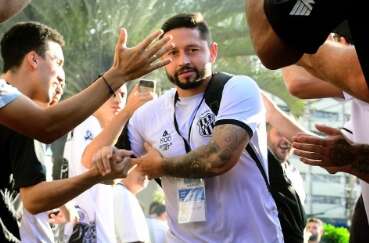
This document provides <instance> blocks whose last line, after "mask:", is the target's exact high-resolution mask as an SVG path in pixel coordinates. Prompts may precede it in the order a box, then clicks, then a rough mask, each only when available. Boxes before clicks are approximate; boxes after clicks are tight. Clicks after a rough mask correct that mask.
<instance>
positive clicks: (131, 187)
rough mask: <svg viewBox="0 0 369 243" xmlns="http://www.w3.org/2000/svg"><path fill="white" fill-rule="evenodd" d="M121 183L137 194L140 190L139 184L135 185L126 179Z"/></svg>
mask: <svg viewBox="0 0 369 243" xmlns="http://www.w3.org/2000/svg"><path fill="white" fill-rule="evenodd" d="M121 183H122V184H123V185H124V186H125V187H126V188H127V190H128V191H130V192H131V193H132V194H133V195H135V196H136V195H137V193H138V192H139V191H140V189H139V187H138V186H135V185H133V184H132V183H129V182H128V181H127V180H126V179H123V180H122V181H121Z"/></svg>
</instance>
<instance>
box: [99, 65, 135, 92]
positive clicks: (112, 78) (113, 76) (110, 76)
mask: <svg viewBox="0 0 369 243" xmlns="http://www.w3.org/2000/svg"><path fill="white" fill-rule="evenodd" d="M103 75H104V78H105V79H106V81H107V82H108V84H109V85H110V87H111V88H112V89H113V90H114V91H116V90H117V89H119V88H120V87H121V86H122V85H123V84H125V83H126V82H128V81H129V79H128V77H125V76H124V75H122V74H121V73H120V72H119V70H117V69H116V68H114V67H111V68H110V69H108V70H107V71H106V72H105V73H104V74H103Z"/></svg>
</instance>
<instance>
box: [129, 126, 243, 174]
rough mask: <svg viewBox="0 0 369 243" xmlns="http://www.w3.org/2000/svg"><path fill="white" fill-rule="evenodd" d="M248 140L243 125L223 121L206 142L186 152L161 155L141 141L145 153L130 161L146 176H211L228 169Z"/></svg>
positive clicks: (236, 159) (234, 162) (235, 161)
mask: <svg viewBox="0 0 369 243" xmlns="http://www.w3.org/2000/svg"><path fill="white" fill-rule="evenodd" d="M248 142H249V134H248V133H247V132H246V130H245V129H244V128H241V127H240V126H237V125H232V124H224V125H218V126H216V127H215V128H214V131H213V138H212V140H211V141H210V142H209V144H207V145H203V146H200V147H198V148H197V149H195V150H193V151H191V152H189V153H187V154H186V155H183V156H178V157H172V158H163V157H162V156H161V154H160V153H159V152H158V151H157V150H155V149H154V148H152V147H151V146H150V145H148V144H145V148H146V151H147V153H146V154H145V155H144V156H142V157H140V158H138V159H134V160H133V161H134V162H135V163H136V164H137V166H138V167H139V169H140V170H142V172H143V173H144V174H147V175H148V176H149V177H150V178H157V177H160V176H163V175H168V176H173V177H181V178H204V177H212V176H217V175H221V174H223V173H225V172H227V171H228V170H230V169H231V168H232V167H233V166H234V165H235V164H236V163H237V161H238V160H239V159H240V156H241V153H242V151H243V150H244V149H245V146H246V144H247V143H248Z"/></svg>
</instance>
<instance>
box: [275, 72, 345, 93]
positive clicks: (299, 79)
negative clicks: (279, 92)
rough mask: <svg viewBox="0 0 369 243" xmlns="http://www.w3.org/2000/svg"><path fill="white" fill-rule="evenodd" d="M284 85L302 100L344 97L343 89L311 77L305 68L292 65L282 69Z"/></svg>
mask: <svg viewBox="0 0 369 243" xmlns="http://www.w3.org/2000/svg"><path fill="white" fill-rule="evenodd" d="M282 75H283V80H284V83H285V85H286V87H287V89H288V91H289V92H290V94H292V95H293V96H296V97H298V98H300V99H319V98H328V97H342V89H340V88H339V87H336V86H335V85H333V84H331V83H329V82H327V81H324V80H322V79H319V78H317V77H315V76H313V75H311V74H310V73H309V72H308V71H306V70H305V69H304V68H303V67H299V66H297V65H291V66H288V67H285V68H283V69H282Z"/></svg>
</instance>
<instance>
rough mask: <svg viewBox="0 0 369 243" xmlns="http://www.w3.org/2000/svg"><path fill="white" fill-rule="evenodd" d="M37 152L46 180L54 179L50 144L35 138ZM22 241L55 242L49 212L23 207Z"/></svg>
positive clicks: (31, 242)
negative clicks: (32, 210) (33, 212)
mask: <svg viewBox="0 0 369 243" xmlns="http://www.w3.org/2000/svg"><path fill="white" fill-rule="evenodd" d="M34 146H35V153H36V156H37V159H38V161H40V162H41V164H43V165H44V166H45V171H46V181H52V171H53V167H52V151H51V147H50V145H46V144H43V143H40V142H38V141H37V140H34ZM19 233H20V237H21V242H25V243H39V242H43V243H53V242H55V241H54V234H53V231H52V229H51V227H50V224H49V215H48V212H42V213H38V214H31V213H30V212H28V211H27V209H26V208H23V213H22V219H21V225H20V227H19Z"/></svg>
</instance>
